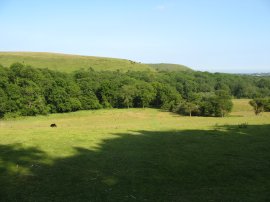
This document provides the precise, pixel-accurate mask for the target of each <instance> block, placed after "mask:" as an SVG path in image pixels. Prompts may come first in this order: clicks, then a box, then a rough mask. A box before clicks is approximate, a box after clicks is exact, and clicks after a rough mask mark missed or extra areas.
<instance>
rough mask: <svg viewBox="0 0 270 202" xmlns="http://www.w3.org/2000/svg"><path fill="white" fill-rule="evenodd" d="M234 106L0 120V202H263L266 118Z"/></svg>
mask: <svg viewBox="0 0 270 202" xmlns="http://www.w3.org/2000/svg"><path fill="white" fill-rule="evenodd" d="M234 103H235V104H236V108H235V109H234V112H233V113H232V114H231V116H230V117H225V118H212V117H209V118H205V117H183V116H179V115H177V114H173V113H169V112H162V111H160V110H156V109H111V110H97V111H80V112H75V113H67V114H52V115H49V116H38V117H27V118H21V119H19V120H9V121H0V201H44V202H45V201H205V202H206V201H207V202H208V201H245V202H251V201H269V200H270V196H269V194H268V193H269V189H270V181H269V179H270V171H269V167H270V161H269V159H270V147H269V145H270V136H269V131H270V113H264V114H262V115H261V116H255V115H254V114H253V113H251V112H252V111H250V109H249V108H248V107H247V105H246V103H247V100H235V101H234ZM241 110H244V111H241ZM246 110H248V111H246ZM51 123H56V124H57V126H58V127H57V128H50V127H49V126H50V124H51ZM241 123H248V126H247V128H239V127H238V124H241Z"/></svg>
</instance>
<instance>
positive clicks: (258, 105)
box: [249, 98, 270, 115]
mask: <svg viewBox="0 0 270 202" xmlns="http://www.w3.org/2000/svg"><path fill="white" fill-rule="evenodd" d="M249 104H250V105H251V106H252V107H253V109H254V112H255V114H256V115H259V114H260V113H261V112H264V111H266V112H269V111H270V98H256V99H253V100H251V101H250V102H249Z"/></svg>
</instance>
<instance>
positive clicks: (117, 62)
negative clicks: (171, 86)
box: [0, 52, 154, 72]
mask: <svg viewBox="0 0 270 202" xmlns="http://www.w3.org/2000/svg"><path fill="white" fill-rule="evenodd" d="M15 62H20V63H24V64H27V65H31V66H32V67H37V68H48V69H52V70H58V71H62V72H72V71H75V70H79V69H87V68H89V67H92V68H93V69H94V70H97V71H103V70H104V71H107V70H111V71H113V70H120V71H128V70H135V71H154V70H153V69H152V68H151V67H150V66H148V65H146V64H142V63H138V62H134V61H131V60H124V59H116V58H105V57H93V56H81V55H70V54H59V53H45V52H0V64H2V65H3V66H6V67H8V66H10V65H11V64H12V63H15Z"/></svg>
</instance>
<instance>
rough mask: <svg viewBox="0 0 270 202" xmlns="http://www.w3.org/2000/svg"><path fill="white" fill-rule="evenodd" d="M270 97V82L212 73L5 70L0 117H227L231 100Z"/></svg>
mask: <svg viewBox="0 0 270 202" xmlns="http://www.w3.org/2000/svg"><path fill="white" fill-rule="evenodd" d="M265 96H270V77H256V76H246V75H232V74H221V73H214V74H213V73H208V72H167V71H160V72H136V71H128V72H126V73H123V72H120V71H114V72H111V71H101V72H97V71H94V70H93V69H92V68H89V69H87V70H83V69H82V70H78V71H75V72H73V73H69V74H68V73H62V72H57V71H52V70H48V69H37V68H32V67H30V66H26V65H24V64H20V63H15V64H12V65H11V66H10V67H9V68H5V67H3V66H1V65H0V117H16V116H35V115H38V114H48V113H63V112H72V111H77V110H89V109H100V108H130V107H142V108H144V107H154V108H160V109H163V110H168V111H173V112H176V113H180V114H183V115H189V116H192V115H196V116H220V117H222V116H225V115H227V114H228V113H229V112H230V111H231V109H232V101H231V98H232V97H235V98H257V97H265Z"/></svg>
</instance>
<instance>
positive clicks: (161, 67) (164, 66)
mask: <svg viewBox="0 0 270 202" xmlns="http://www.w3.org/2000/svg"><path fill="white" fill-rule="evenodd" d="M148 65H149V66H151V67H152V68H154V69H155V70H158V71H192V69H191V68H189V67H187V66H184V65H178V64H168V63H159V64H148Z"/></svg>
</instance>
